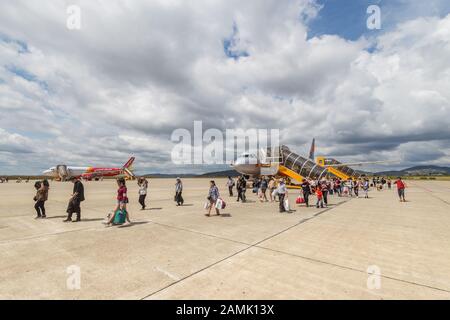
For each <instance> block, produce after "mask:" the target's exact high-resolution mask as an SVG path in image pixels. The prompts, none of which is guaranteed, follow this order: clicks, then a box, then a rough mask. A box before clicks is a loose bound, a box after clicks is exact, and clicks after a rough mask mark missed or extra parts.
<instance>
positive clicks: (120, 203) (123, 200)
mask: <svg viewBox="0 0 450 320" xmlns="http://www.w3.org/2000/svg"><path fill="white" fill-rule="evenodd" d="M117 186H118V187H119V189H117V205H116V208H115V210H114V212H116V211H117V210H119V209H122V210H126V209H127V203H128V194H127V192H128V189H127V186H126V182H125V179H124V178H120V179H117Z"/></svg>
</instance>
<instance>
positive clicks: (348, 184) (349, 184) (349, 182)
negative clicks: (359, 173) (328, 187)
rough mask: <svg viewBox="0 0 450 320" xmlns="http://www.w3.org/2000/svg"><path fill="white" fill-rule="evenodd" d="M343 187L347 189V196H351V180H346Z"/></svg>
mask: <svg viewBox="0 0 450 320" xmlns="http://www.w3.org/2000/svg"><path fill="white" fill-rule="evenodd" d="M345 187H346V188H347V194H348V196H350V197H352V196H353V180H352V178H348V180H347V181H346V183H345Z"/></svg>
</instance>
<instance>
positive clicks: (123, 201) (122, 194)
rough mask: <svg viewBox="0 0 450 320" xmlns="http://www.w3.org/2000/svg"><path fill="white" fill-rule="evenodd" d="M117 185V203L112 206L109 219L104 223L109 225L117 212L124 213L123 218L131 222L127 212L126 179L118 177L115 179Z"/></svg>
mask: <svg viewBox="0 0 450 320" xmlns="http://www.w3.org/2000/svg"><path fill="white" fill-rule="evenodd" d="M117 186H118V187H119V188H118V189H117V205H116V207H115V208H114V211H113V214H112V215H110V216H109V219H108V221H107V223H106V225H108V226H109V225H111V224H112V223H113V221H114V220H115V218H116V215H117V214H119V213H120V214H124V215H125V219H126V221H128V223H131V221H130V214H129V213H128V210H127V203H128V195H127V192H128V189H127V186H126V181H125V179H124V178H120V179H117ZM122 223H123V222H122Z"/></svg>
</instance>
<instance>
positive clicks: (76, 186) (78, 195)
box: [64, 177, 85, 222]
mask: <svg viewBox="0 0 450 320" xmlns="http://www.w3.org/2000/svg"><path fill="white" fill-rule="evenodd" d="M69 180H70V181H72V182H73V192H72V196H71V197H70V199H69V205H68V206H67V219H66V220H64V222H72V215H73V214H74V213H76V214H77V218H76V220H75V221H74V222H80V221H81V202H83V201H84V200H85V198H84V186H83V183H82V182H81V181H80V180H79V179H78V178H77V177H71V178H70V179H69Z"/></svg>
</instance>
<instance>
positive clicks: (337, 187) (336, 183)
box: [334, 178, 342, 197]
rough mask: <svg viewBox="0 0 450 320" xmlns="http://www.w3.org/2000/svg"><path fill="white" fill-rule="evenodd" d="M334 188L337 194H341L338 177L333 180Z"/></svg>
mask: <svg viewBox="0 0 450 320" xmlns="http://www.w3.org/2000/svg"><path fill="white" fill-rule="evenodd" d="M334 188H335V190H336V191H335V192H336V193H337V195H338V196H339V197H341V196H342V184H341V180H340V179H339V178H337V179H335V180H334Z"/></svg>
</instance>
